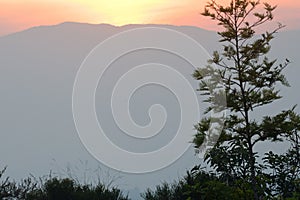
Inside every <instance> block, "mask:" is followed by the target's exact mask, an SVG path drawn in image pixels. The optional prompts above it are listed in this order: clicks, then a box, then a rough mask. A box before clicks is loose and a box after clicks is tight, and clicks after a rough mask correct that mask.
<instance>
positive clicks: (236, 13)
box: [193, 0, 300, 199]
mask: <svg viewBox="0 0 300 200" xmlns="http://www.w3.org/2000/svg"><path fill="white" fill-rule="evenodd" d="M259 5H261V4H260V3H259V1H257V0H232V1H231V3H230V4H229V5H228V6H223V5H219V4H218V3H217V2H216V1H215V0H211V1H210V2H209V3H208V4H207V6H206V7H205V10H204V12H203V13H202V14H203V15H204V16H207V17H210V18H211V19H212V20H215V21H217V22H218V25H219V26H221V27H223V28H224V30H223V31H221V32H218V34H219V36H220V38H221V39H220V43H221V44H222V50H221V51H219V52H218V51H215V52H214V53H213V56H212V59H211V60H209V62H208V66H207V67H205V68H199V69H198V70H196V71H195V72H194V74H193V75H194V77H195V78H196V79H197V80H199V81H200V88H199V90H200V91H201V92H202V94H203V95H209V97H208V100H212V99H213V97H212V96H213V95H214V94H212V92H211V90H210V88H209V86H208V81H209V80H212V79H213V77H212V75H211V74H214V73H219V74H220V77H221V79H222V81H223V83H224V87H225V91H226V98H227V109H228V111H230V113H229V115H228V116H226V117H225V123H224V128H223V130H222V133H221V135H220V137H219V139H218V142H217V144H216V145H215V146H214V148H212V149H211V150H210V151H209V152H208V153H207V154H206V158H205V159H206V160H208V162H209V163H210V164H211V166H212V167H214V168H215V169H216V170H217V172H219V173H220V174H221V177H222V178H223V179H224V180H226V182H227V183H228V184H237V187H239V188H240V190H241V191H243V192H244V193H245V194H247V195H249V194H251V196H252V198H251V199H261V197H262V196H264V195H265V194H266V193H270V192H271V191H268V190H267V186H266V182H265V181H264V179H265V177H264V176H263V169H264V166H262V165H261V164H259V163H258V162H257V156H258V154H257V152H255V151H254V146H255V145H256V144H257V143H259V142H265V141H272V142H273V141H281V140H282V139H284V138H286V137H288V136H290V135H292V134H293V133H295V132H296V133H297V134H298V130H299V129H298V127H299V126H295V124H298V125H299V124H300V120H299V119H298V118H297V117H294V116H296V114H295V112H294V108H292V109H288V110H284V111H281V112H280V113H279V114H277V115H275V116H264V117H262V119H261V120H259V119H256V118H255V117H254V115H253V114H254V113H255V112H257V109H259V108H260V107H261V106H265V105H267V104H270V103H272V102H273V101H275V100H278V99H280V98H281V96H280V95H279V91H278V90H277V89H276V88H275V86H276V85H277V83H281V84H282V85H284V86H289V84H288V82H287V80H286V78H285V76H284V75H283V74H282V71H283V70H284V69H285V68H286V66H287V65H288V64H289V60H287V59H286V60H285V61H284V62H283V63H282V64H277V61H276V60H270V59H269V58H268V57H267V54H268V52H269V51H270V48H271V45H270V42H271V40H272V39H273V38H274V35H275V34H276V33H277V31H278V30H280V29H281V28H283V26H282V25H281V24H279V25H278V27H277V28H275V29H274V30H272V31H265V32H263V33H261V34H258V33H257V28H259V27H260V26H261V25H264V24H265V23H266V22H268V21H271V20H272V19H273V11H274V9H275V8H276V7H273V6H271V5H270V4H268V3H264V4H263V8H262V9H260V6H259ZM260 31H261V30H260ZM207 72H210V73H207ZM210 110H211V108H210V109H208V112H209V111H210ZM211 120H212V119H211V118H205V119H203V120H202V121H201V122H200V123H199V124H198V125H196V129H197V134H196V136H195V138H194V143H195V147H196V148H200V146H201V145H202V143H203V141H204V139H203V138H205V137H207V135H208V127H209V126H208V124H209V123H210V122H211Z"/></svg>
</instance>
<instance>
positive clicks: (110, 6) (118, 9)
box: [0, 0, 300, 35]
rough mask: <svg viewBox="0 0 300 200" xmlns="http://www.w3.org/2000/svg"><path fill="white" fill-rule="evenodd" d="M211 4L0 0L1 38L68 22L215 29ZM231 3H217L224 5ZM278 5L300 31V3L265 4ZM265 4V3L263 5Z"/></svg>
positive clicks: (197, 0)
mask: <svg viewBox="0 0 300 200" xmlns="http://www.w3.org/2000/svg"><path fill="white" fill-rule="evenodd" d="M207 1H208V0H184V1H183V0H138V1H137V0H97V1H95V0H0V35H4V34H8V33H12V32H16V31H20V30H23V29H27V28H30V27H33V26H39V25H52V24H58V23H61V22H65V21H74V22H87V23H96V24H98V23H109V24H113V25H125V24H146V23H159V24H173V25H194V26H199V27H202V28H206V29H213V28H214V25H213V24H212V22H211V21H210V20H207V19H206V18H204V17H202V16H201V15H199V13H200V12H202V11H203V7H204V5H205V4H206V2H207ZM228 1H229V0H217V2H220V3H222V2H223V3H224V2H228ZM266 1H267V2H269V3H271V4H272V5H278V6H279V7H278V9H277V11H276V14H275V15H276V18H275V20H276V21H280V22H282V23H284V24H286V25H287V26H288V28H289V29H300V12H299V9H300V1H298V0H266ZM264 2H265V1H264Z"/></svg>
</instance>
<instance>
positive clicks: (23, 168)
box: [0, 22, 300, 193]
mask: <svg viewBox="0 0 300 200" xmlns="http://www.w3.org/2000/svg"><path fill="white" fill-rule="evenodd" d="M150 26H151V27H153V26H154V27H163V28H169V29H174V30H177V31H179V32H182V33H184V34H187V35H189V36H190V37H192V38H193V39H195V40H196V41H198V42H199V43H200V44H201V45H202V46H203V47H204V48H205V49H207V51H208V52H209V53H212V51H213V50H216V49H218V47H219V46H220V44H218V42H217V41H218V36H217V34H216V33H215V32H211V31H206V30H203V29H200V28H197V27H188V26H170V25H127V26H122V27H115V26H111V25H108V24H99V25H91V24H83V23H71V22H66V23H62V24H58V25H55V26H40V27H34V28H31V29H28V30H25V31H22V32H18V33H14V34H11V35H7V36H3V37H0V92H1V99H0V102H1V103H0V112H1V114H0V122H1V123H0V124H1V125H0V136H1V137H0V166H2V165H8V167H9V168H8V173H9V174H10V175H11V176H13V177H15V178H17V179H18V178H21V177H24V176H27V175H28V174H29V173H33V174H35V175H38V176H39V175H44V174H46V173H48V172H49V170H50V169H53V170H54V171H55V170H56V171H61V172H62V173H63V169H62V168H65V166H67V165H70V166H71V167H72V166H74V167H75V165H76V162H77V161H78V160H87V161H88V162H89V163H90V165H91V166H96V165H98V164H99V163H98V162H97V161H96V160H95V159H93V157H92V156H91V155H90V154H89V153H88V152H87V151H86V150H85V148H84V146H83V145H82V144H81V142H80V140H79V137H78V135H77V133H76V130H75V126H74V122H73V118H72V107H71V106H72V89H73V83H74V80H75V76H76V73H77V71H78V69H79V67H80V65H81V63H82V61H83V60H84V58H85V57H86V56H87V55H88V53H89V52H90V51H91V50H92V49H93V48H94V47H95V46H96V45H97V44H99V43H100V42H101V41H103V40H105V39H106V38H108V37H109V36H112V35H113V34H116V33H119V32H121V31H124V30H129V29H132V28H137V27H150ZM299 35H300V30H298V31H284V30H283V31H282V32H280V33H278V35H277V37H276V38H275V39H274V41H273V42H272V51H271V57H273V58H278V60H280V59H282V60H284V59H285V58H288V59H289V60H290V61H291V62H292V63H291V65H290V66H289V67H288V69H287V70H286V71H285V73H286V75H287V78H288V80H289V82H290V84H291V85H292V87H291V88H287V89H285V90H284V91H282V95H283V96H284V99H283V100H280V101H278V102H276V103H275V104H274V105H272V106H268V107H267V108H266V109H264V110H262V114H264V113H276V112H275V111H276V110H278V109H284V108H290V107H292V105H294V104H299V103H300V93H299V92H298V89H297V88H298V87H299V86H300V83H299V77H298V76H299V74H300V56H299V52H300V40H299ZM150 54H151V55H152V56H153V57H155V56H158V55H157V54H155V52H150ZM166 57H167V55H166ZM166 57H164V56H162V57H161V59H166ZM172 62H173V61H172ZM175 64H176V65H178V62H177V61H176V60H174V65H175ZM115 67H116V68H115V69H114V70H115V71H112V72H111V73H112V74H113V73H114V72H116V70H117V69H118V67H122V66H115ZM192 72H193V71H192V70H190V68H187V70H186V74H191V73H192ZM195 85H197V83H196V82H195ZM152 90H153V88H148V89H147V90H146V91H148V93H149V92H151V91H152ZM163 92H164V91H159V92H157V93H151V94H152V95H154V96H155V95H156V96H157V97H162V98H163V99H162V101H167V102H172V101H171V100H169V98H170V97H167V96H164V95H163V94H162V93H163ZM103 95H105V94H103V93H100V94H98V93H97V95H96V99H98V100H99V99H101V98H102V96H103ZM144 98H145V99H144ZM147 99H149V98H148V97H140V103H141V104H142V103H143V101H148V100H147ZM147 103H149V102H147ZM170 104H171V103H170ZM103 105H104V104H102V103H101V101H99V103H97V107H98V108H99V109H98V108H97V110H98V117H99V118H100V119H101V118H103V119H104V120H105V114H103V113H101V106H103ZM140 106H143V105H138V106H137V108H140ZM169 106H170V110H171V108H172V106H174V105H169ZM298 111H300V109H299V108H298ZM99 112H100V113H99ZM132 112H133V114H134V115H135V117H136V118H137V119H140V120H141V121H140V123H146V122H147V120H148V119H147V118H146V117H145V116H144V115H145V113H144V114H140V113H139V110H138V109H136V110H135V111H132ZM177 114H178V113H177ZM171 116H173V115H171ZM174 116H175V117H171V119H168V120H169V121H167V125H172V123H174V122H175V123H174V124H173V125H174V127H175V128H176V126H177V125H176V123H177V121H178V117H176V113H175V114H174ZM176 120H177V121H176ZM107 124H108V125H107V126H108V127H109V122H107ZM174 127H173V128H172V127H170V128H169V129H165V130H164V131H167V132H170V134H172V133H171V132H174ZM192 128H193V127H192V124H191V130H192ZM116 131H117V129H113V131H112V132H116ZM119 131H120V130H119ZM112 137H115V138H113V140H117V139H118V138H117V137H116V136H112ZM168 139H169V137H165V138H158V140H157V141H155V140H154V143H155V144H156V145H158V147H159V146H160V145H163V144H164V143H165V142H167V140H168ZM119 142H120V145H121V146H122V145H123V146H124V145H125V146H129V147H130V146H134V148H137V149H138V150H143V148H148V147H149V149H151V148H152V147H151V145H150V146H149V144H148V147H147V146H146V147H145V146H144V144H142V143H141V144H138V143H129V144H128V142H130V140H129V139H126V138H124V140H122V141H119ZM145 145H146V144H145ZM262 149H263V147H262ZM53 159H55V161H53ZM198 162H200V161H199V160H197V158H196V157H195V156H194V155H193V149H191V150H190V151H189V152H188V153H186V154H185V155H184V156H183V158H181V159H180V160H179V161H178V162H176V163H175V164H174V166H171V167H170V168H169V169H164V170H162V171H160V172H156V173H153V174H146V175H128V174H122V173H119V172H115V171H113V170H112V173H113V174H117V175H120V176H121V177H123V178H121V179H120V182H119V183H118V184H120V186H121V188H122V187H124V188H129V189H130V188H135V187H139V188H140V189H141V190H144V189H145V187H148V186H153V185H155V184H157V183H159V182H160V181H161V180H172V179H173V178H174V177H175V178H176V177H177V176H179V175H180V174H182V173H184V171H185V170H186V169H188V168H189V167H191V166H193V164H194V163H198ZM101 167H103V169H104V170H108V169H107V168H105V167H104V166H101ZM83 171H84V169H83ZM136 190H137V189H134V191H135V193H136Z"/></svg>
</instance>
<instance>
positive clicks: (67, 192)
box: [0, 169, 129, 200]
mask: <svg viewBox="0 0 300 200" xmlns="http://www.w3.org/2000/svg"><path fill="white" fill-rule="evenodd" d="M4 172H5V169H4V170H2V171H1V172H0V199H1V200H5V199H7V200H8V199H10V200H13V199H17V200H103V199H107V200H127V199H129V198H128V197H127V196H125V195H123V194H122V192H121V191H120V190H119V189H117V188H116V187H112V188H109V187H107V186H105V185H104V184H102V183H98V184H97V185H95V186H94V185H92V184H91V185H87V184H80V183H78V182H76V181H75V180H73V179H70V178H57V177H51V176H50V177H48V178H47V179H39V180H36V179H34V178H27V179H24V180H22V181H21V182H20V183H17V182H15V181H11V180H10V179H9V178H4Z"/></svg>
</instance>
